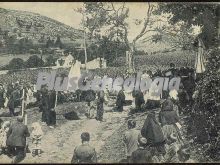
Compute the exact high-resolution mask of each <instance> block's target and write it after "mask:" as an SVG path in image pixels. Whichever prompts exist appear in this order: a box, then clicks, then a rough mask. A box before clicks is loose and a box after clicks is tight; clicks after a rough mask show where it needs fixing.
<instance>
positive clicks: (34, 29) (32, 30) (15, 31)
mask: <svg viewBox="0 0 220 165" xmlns="http://www.w3.org/2000/svg"><path fill="white" fill-rule="evenodd" d="M5 32H7V33H8V34H9V35H16V36H17V38H22V37H28V38H30V39H32V40H33V41H36V42H37V41H39V40H40V39H47V37H51V38H52V39H55V38H56V37H57V35H59V36H61V38H62V40H63V41H65V42H75V41H76V42H81V41H80V40H81V39H82V38H83V31H81V30H78V29H74V28H73V27H70V26H68V25H65V24H63V23H61V22H58V21H56V20H54V19H51V18H48V17H46V16H43V15H40V14H37V13H32V12H27V11H18V10H9V9H3V8H0V34H2V33H5Z"/></svg>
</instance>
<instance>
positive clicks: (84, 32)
mask: <svg viewBox="0 0 220 165" xmlns="http://www.w3.org/2000/svg"><path fill="white" fill-rule="evenodd" d="M83 7H84V4H83ZM84 9H85V7H84ZM83 34H84V39H83V41H84V51H85V68H86V70H87V67H86V65H87V51H86V30H85V18H84V11H83Z"/></svg>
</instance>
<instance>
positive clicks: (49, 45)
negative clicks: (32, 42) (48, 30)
mask: <svg viewBox="0 0 220 165" xmlns="http://www.w3.org/2000/svg"><path fill="white" fill-rule="evenodd" d="M53 46H54V43H53V41H52V40H51V39H50V37H48V40H47V43H46V48H51V47H53Z"/></svg>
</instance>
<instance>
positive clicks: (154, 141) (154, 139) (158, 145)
mask: <svg viewBox="0 0 220 165" xmlns="http://www.w3.org/2000/svg"><path fill="white" fill-rule="evenodd" d="M141 135H142V136H143V137H145V138H146V139H147V141H148V143H149V145H151V146H152V147H155V149H156V150H157V152H158V153H159V154H160V155H161V156H163V155H165V153H166V151H165V138H164V135H163V131H162V128H161V126H160V124H159V123H158V121H157V120H156V116H155V112H154V111H150V112H148V115H147V118H146V120H145V122H144V125H143V127H142V129H141Z"/></svg>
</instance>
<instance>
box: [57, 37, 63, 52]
mask: <svg viewBox="0 0 220 165" xmlns="http://www.w3.org/2000/svg"><path fill="white" fill-rule="evenodd" d="M55 47H59V48H60V49H62V48H63V43H62V42H61V40H60V36H57V39H56V41H55Z"/></svg>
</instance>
